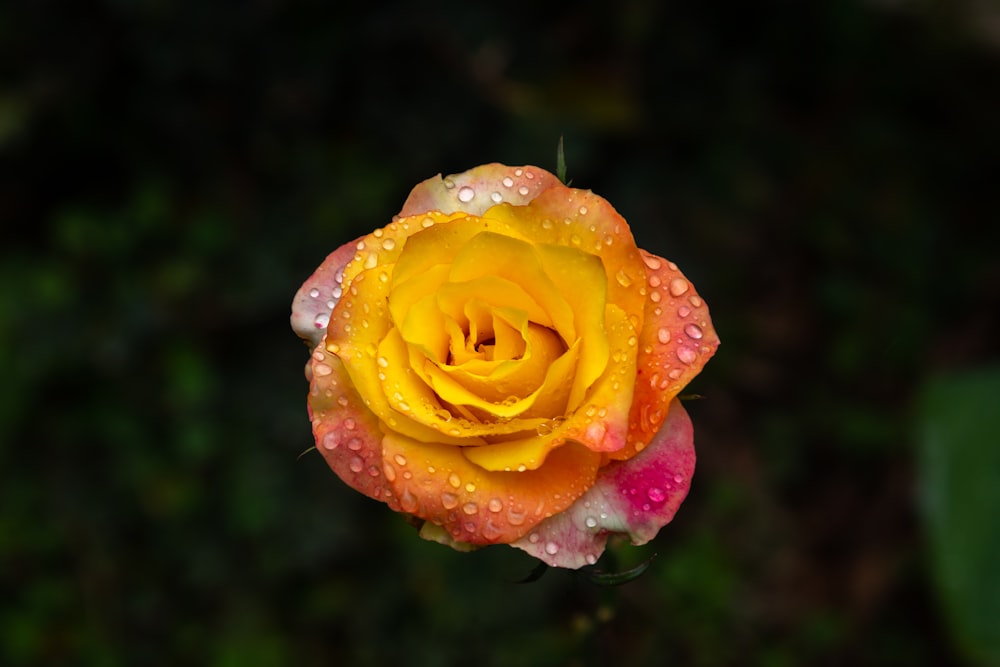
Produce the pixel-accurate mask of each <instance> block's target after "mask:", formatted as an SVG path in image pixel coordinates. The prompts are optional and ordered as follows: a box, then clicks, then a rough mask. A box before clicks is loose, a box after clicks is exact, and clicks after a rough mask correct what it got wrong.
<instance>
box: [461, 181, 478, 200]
mask: <svg viewBox="0 0 1000 667" xmlns="http://www.w3.org/2000/svg"><path fill="white" fill-rule="evenodd" d="M475 196H476V191H475V190H473V189H472V188H470V187H469V186H468V185H465V186H462V187H461V188H459V190H458V201H460V202H470V201H472V198H473V197H475Z"/></svg>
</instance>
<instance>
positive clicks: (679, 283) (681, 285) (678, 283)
mask: <svg viewBox="0 0 1000 667" xmlns="http://www.w3.org/2000/svg"><path fill="white" fill-rule="evenodd" d="M687 291H688V282H687V281H686V280H684V279H683V278H674V279H673V280H671V281H670V293H671V294H673V295H674V296H680V295H682V294H684V292H687Z"/></svg>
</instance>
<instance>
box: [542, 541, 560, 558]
mask: <svg viewBox="0 0 1000 667" xmlns="http://www.w3.org/2000/svg"><path fill="white" fill-rule="evenodd" d="M545 553H547V554H548V555H550V556H555V555H556V554H557V553H559V545H558V544H556V543H555V542H549V543H547V544H546V545H545Z"/></svg>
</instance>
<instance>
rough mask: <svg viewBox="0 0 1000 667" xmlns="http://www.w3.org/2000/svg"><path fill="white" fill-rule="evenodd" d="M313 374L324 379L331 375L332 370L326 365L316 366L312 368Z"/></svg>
mask: <svg viewBox="0 0 1000 667" xmlns="http://www.w3.org/2000/svg"><path fill="white" fill-rule="evenodd" d="M313 373H315V374H316V375H318V376H320V377H324V376H327V375H330V374H331V373H333V369H332V368H330V367H329V366H328V365H326V364H316V365H315V366H314V367H313Z"/></svg>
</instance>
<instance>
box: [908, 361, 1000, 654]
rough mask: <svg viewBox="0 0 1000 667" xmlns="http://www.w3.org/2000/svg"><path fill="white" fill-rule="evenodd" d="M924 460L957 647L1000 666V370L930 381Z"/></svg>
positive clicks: (937, 560)
mask: <svg viewBox="0 0 1000 667" xmlns="http://www.w3.org/2000/svg"><path fill="white" fill-rule="evenodd" d="M923 398H924V400H923V405H922V408H923V411H922V415H921V422H920V434H919V435H920V450H919V457H918V466H919V483H920V496H921V497H920V500H921V509H922V511H923V518H924V521H925V525H926V530H927V536H928V540H929V546H930V555H931V567H932V574H933V576H934V579H935V584H936V585H937V588H938V593H939V597H940V601H941V605H942V607H943V609H944V611H945V614H946V617H947V620H948V623H949V625H950V628H951V631H952V634H953V636H954V638H955V640H956V642H957V644H958V646H959V648H960V649H961V650H962V651H963V652H964V653H965V654H966V656H967V657H968V658H969V659H971V660H973V661H974V662H976V663H978V664H982V665H1000V369H998V368H994V369H989V370H978V371H974V372H968V373H963V374H956V375H949V376H944V377H939V378H935V379H933V380H931V381H930V382H929V383H928V385H927V386H926V388H925V392H924V397H923Z"/></svg>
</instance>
